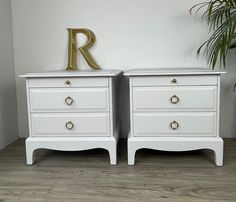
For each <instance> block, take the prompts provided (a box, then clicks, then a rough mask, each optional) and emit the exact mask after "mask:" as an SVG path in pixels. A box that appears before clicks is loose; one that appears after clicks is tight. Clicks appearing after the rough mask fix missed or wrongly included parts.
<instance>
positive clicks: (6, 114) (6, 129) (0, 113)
mask: <svg viewBox="0 0 236 202" xmlns="http://www.w3.org/2000/svg"><path fill="white" fill-rule="evenodd" d="M1 88H2V90H1V101H0V140H1V142H0V149H1V148H2V147H5V146H6V145H7V144H9V143H10V142H13V141H15V140H16V139H17V138H18V121H17V108H16V96H15V84H14V83H11V82H7V83H5V84H4V85H3V86H1Z"/></svg>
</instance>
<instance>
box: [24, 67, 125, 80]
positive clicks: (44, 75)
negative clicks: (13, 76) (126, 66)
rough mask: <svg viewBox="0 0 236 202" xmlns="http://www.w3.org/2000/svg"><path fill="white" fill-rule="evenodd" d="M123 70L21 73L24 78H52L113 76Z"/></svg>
mask: <svg viewBox="0 0 236 202" xmlns="http://www.w3.org/2000/svg"><path fill="white" fill-rule="evenodd" d="M121 73H122V71H121V70H114V69H111V70H108V69H106V70H105V69H102V70H76V71H66V70H59V71H47V72H46V71H45V72H41V73H27V74H23V75H20V77H23V78H50V77H113V76H117V75H119V74H121Z"/></svg>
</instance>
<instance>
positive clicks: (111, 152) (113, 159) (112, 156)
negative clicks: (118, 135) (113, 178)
mask: <svg viewBox="0 0 236 202" xmlns="http://www.w3.org/2000/svg"><path fill="white" fill-rule="evenodd" d="M108 152H109V156H110V164H111V165H116V164H117V157H116V155H117V152H116V146H115V147H114V148H112V147H111V148H110V149H109V150H108Z"/></svg>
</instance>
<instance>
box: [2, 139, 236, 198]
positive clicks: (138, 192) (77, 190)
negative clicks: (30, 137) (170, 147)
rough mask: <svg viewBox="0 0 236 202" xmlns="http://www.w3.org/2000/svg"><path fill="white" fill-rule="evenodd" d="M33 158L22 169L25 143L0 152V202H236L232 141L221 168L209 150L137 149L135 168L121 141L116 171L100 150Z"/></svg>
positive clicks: (42, 153) (47, 152)
mask: <svg viewBox="0 0 236 202" xmlns="http://www.w3.org/2000/svg"><path fill="white" fill-rule="evenodd" d="M36 154H37V161H36V163H35V164H34V165H33V166H27V165H26V164H25V148H24V139H20V140H18V141H16V142H15V143H13V144H11V145H10V146H8V147H6V148H5V149H3V150H1V151H0V202H7V201H17V202H28V201H29V202H38V201H39V202H49V201H55V202H67V201H70V202H71V201H72V202H73V201H85V202H87V201H88V202H90V201H91V202H92V201H98V202H99V201H101V202H106V201H109V202H110V201H111V202H115V201H121V202H122V201H127V202H131V201H135V202H141V201H163V202H167V201H174V202H185V201H186V202H198V201H200V202H207V201H216V202H219V201H236V139H225V154H224V166H223V167H216V166H215V165H214V163H213V153H212V152H211V151H209V150H200V151H192V152H178V153H173V152H161V151H154V150H140V151H138V152H137V154H136V165H135V166H128V165H127V150H126V142H125V141H120V143H119V147H118V165H117V166H111V165H110V164H109V156H108V152H107V151H105V150H99V149H96V150H89V151H82V152H81V151H80V152H61V151H50V150H40V151H38V152H37V153H36Z"/></svg>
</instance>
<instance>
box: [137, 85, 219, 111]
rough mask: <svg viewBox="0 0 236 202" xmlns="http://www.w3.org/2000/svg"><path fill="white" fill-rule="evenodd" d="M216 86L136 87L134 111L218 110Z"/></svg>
mask: <svg viewBox="0 0 236 202" xmlns="http://www.w3.org/2000/svg"><path fill="white" fill-rule="evenodd" d="M216 90H217V87H216V86H207V87H205V86H204V87H201V86H191V87H190V86H186V87H134V88H133V109H134V111H155V110H161V111H166V110H172V111H173V110H189V111H194V110H201V111H202V110H204V111H206V110H208V111H212V110H216V96H217V91H216Z"/></svg>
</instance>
